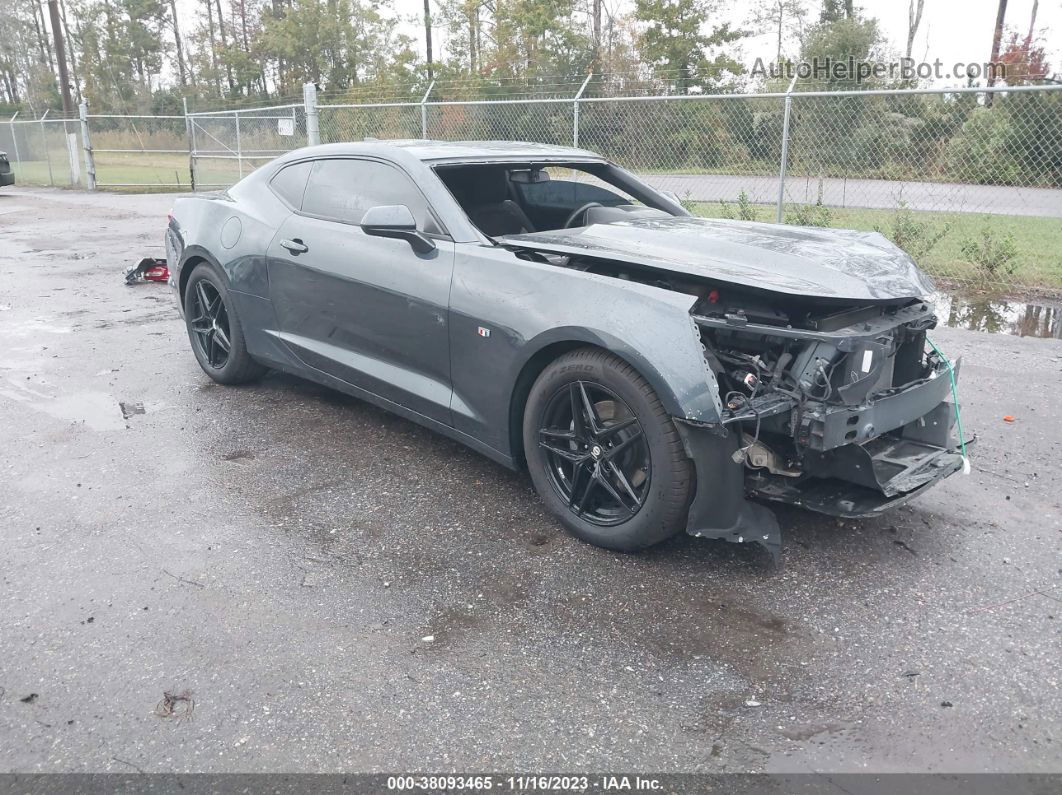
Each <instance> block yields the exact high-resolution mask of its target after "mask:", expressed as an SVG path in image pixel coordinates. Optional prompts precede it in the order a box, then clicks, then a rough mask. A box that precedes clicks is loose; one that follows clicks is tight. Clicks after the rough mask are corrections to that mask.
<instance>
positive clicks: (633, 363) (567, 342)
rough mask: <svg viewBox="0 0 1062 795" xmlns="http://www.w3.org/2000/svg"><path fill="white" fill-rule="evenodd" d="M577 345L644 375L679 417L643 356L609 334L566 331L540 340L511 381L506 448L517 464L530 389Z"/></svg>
mask: <svg viewBox="0 0 1062 795" xmlns="http://www.w3.org/2000/svg"><path fill="white" fill-rule="evenodd" d="M578 348H596V349H598V350H603V351H605V352H606V353H609V354H611V355H613V356H615V357H616V358H618V359H620V360H621V361H622V362H624V363H625V364H627V365H629V366H630V367H632V368H634V370H635V371H636V372H637V373H638V374H639V375H641V376H642V377H643V378H645V379H646V380H647V381H648V382H649V384H650V386H652V387H653V391H655V392H656V394H657V397H659V398H660V402H661V403H662V404H663V405H664V408H665V409H666V410H667V412H668V413H669V414H671V415H672V416H682V415H683V411H682V408H681V405H680V403H679V400H678V398H677V396H676V395H675V393H674V391H673V390H672V389H671V387H670V386H669V385H668V383H667V381H666V380H665V379H664V377H663V376H662V375H661V374H660V372H659V371H658V370H657V368H656V367H654V366H653V365H652V363H651V362H649V360H648V359H646V358H645V357H644V356H642V355H641V354H640V353H638V352H637V351H635V350H634V349H632V348H630V347H629V346H627V345H625V344H623V343H622V342H620V341H619V340H617V339H614V338H610V337H608V335H602V334H599V333H593V332H590V331H588V330H581V331H578V332H576V331H569V333H567V334H565V335H562V336H561V338H559V339H550V340H547V341H543V342H542V344H541V345H539V346H538V347H537V348H536V349H535V351H534V353H532V354H531V355H530V356H529V357H528V358H527V359H526V360H525V361H524V364H523V366H522V367H521V368H520V372H519V373H518V375H517V376H516V379H515V380H514V381H513V388H512V391H511V393H510V398H509V450H510V452H511V456H512V460H513V463H514V464H515V465H516V466H517V467H523V466H525V465H526V461H525V458H524V434H523V426H524V409H525V407H526V406H527V400H528V398H529V397H530V395H531V388H532V386H534V383H535V381H536V380H537V379H538V377H539V375H541V374H542V371H543V370H545V369H546V368H547V367H548V366H549V365H550V364H552V363H553V362H555V361H556V360H557V359H559V358H560V357H561V356H564V355H565V354H566V353H569V352H570V351H573V350H576V349H578Z"/></svg>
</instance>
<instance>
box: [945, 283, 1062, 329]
mask: <svg viewBox="0 0 1062 795" xmlns="http://www.w3.org/2000/svg"><path fill="white" fill-rule="evenodd" d="M929 303H930V304H931V305H932V306H933V308H934V309H935V310H936V313H937V317H938V318H940V325H942V326H947V327H949V328H965V329H970V330H972V331H985V332H988V333H989V334H1014V335H1016V336H1019V337H1049V338H1053V339H1062V302H1052V301H1046V300H1045V301H1043V302H1042V303H1028V302H1025V301H1017V300H1013V299H1010V298H1000V297H998V296H988V295H948V294H947V293H934V294H933V295H932V296H931V297H930V298H929Z"/></svg>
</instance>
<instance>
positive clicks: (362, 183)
mask: <svg viewBox="0 0 1062 795" xmlns="http://www.w3.org/2000/svg"><path fill="white" fill-rule="evenodd" d="M392 204H402V205H405V206H406V207H408V208H409V211H410V212H411V213H413V217H414V218H415V219H416V221H417V229H419V230H420V231H421V232H424V233H426V234H440V233H441V230H440V228H439V225H438V223H437V222H436V220H435V218H434V216H433V215H432V213H431V210H430V209H429V207H428V202H427V200H426V199H425V198H424V194H423V193H421V192H420V190H419V189H418V188H417V186H416V185H414V184H413V181H412V180H411V179H410V178H409V177H408V176H407V175H406V174H405V172H403V171H400V170H399V169H397V168H395V167H394V166H390V165H388V164H386V163H382V162H380V161H378V160H355V159H333V160H317V161H315V162H314V164H313V170H312V171H311V172H310V179H309V182H308V183H307V185H306V193H305V195H304V197H303V201H302V212H304V213H306V214H307V215H313V216H316V217H318V218H323V219H325V220H328V221H339V222H341V223H346V224H360V223H361V219H362V217H363V216H364V215H365V211H366V210H368V209H370V208H371V207H379V206H381V205H392Z"/></svg>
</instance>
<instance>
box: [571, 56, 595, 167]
mask: <svg viewBox="0 0 1062 795" xmlns="http://www.w3.org/2000/svg"><path fill="white" fill-rule="evenodd" d="M593 76H594V73H593V72H590V73H589V74H588V75H587V76H586V80H584V81H583V84H582V85H581V86H580V87H579V91H578V93H577V94H576V95H575V97H574V98H573V99H572V146H574V147H575V148H576V149H578V148H579V98H580V97H581V96H582V95H583V92H584V91H586V87H587V86H588V85H589V84H590V78H591V77H593Z"/></svg>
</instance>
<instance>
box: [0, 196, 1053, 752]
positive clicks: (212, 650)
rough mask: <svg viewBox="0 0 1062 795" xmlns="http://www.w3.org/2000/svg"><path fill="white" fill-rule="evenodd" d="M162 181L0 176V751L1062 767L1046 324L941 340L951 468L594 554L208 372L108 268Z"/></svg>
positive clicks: (530, 518)
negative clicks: (773, 521)
mask: <svg viewBox="0 0 1062 795" xmlns="http://www.w3.org/2000/svg"><path fill="white" fill-rule="evenodd" d="M169 201H170V199H169V198H168V197H165V196H108V195H94V196H90V195H86V194H75V193H63V192H58V191H55V192H51V191H28V190H24V189H20V190H16V191H14V192H5V193H3V194H0V238H2V239H3V246H4V256H3V257H2V258H0V339H2V340H3V345H2V346H0V450H2V451H3V455H2V457H0V495H3V496H2V499H0V544H2V548H3V554H2V555H0V594H2V597H0V603H2V605H3V610H2V625H0V770H2V771H27V772H28V771H114V772H135V770H137V769H140V770H145V771H211V772H223V771H249V770H254V771H281V770H282V771H359V770H394V769H403V768H414V769H422V770H423V769H432V770H450V769H458V770H468V769H474V770H483V769H495V770H507V769H519V770H524V771H537V770H543V769H548V770H579V769H584V770H601V769H613V770H614V769H624V770H632V769H634V770H637V769H641V770H651V771H654V772H664V771H690V770H697V771H748V770H789V771H806V770H857V771H862V770H876V771H883V770H950V771H959V770H961V771H980V770H1040V771H1047V770H1053V771H1062V758H1060V753H1059V743H1060V740H1062V689H1060V687H1059V676H1060V674H1059V667H1058V659H1059V651H1060V644H1059V625H1060V619H1062V601H1060V600H1062V588H1060V587H1059V585H1060V576H1059V575H1060V571H1059V560H1060V553H1062V522H1060V516H1062V505H1060V497H1059V495H1060V494H1062V475H1060V472H1062V470H1060V468H1059V465H1058V459H1059V457H1060V455H1062V407H1060V405H1059V402H1058V400H1057V395H1058V394H1059V390H1060V389H1062V344H1060V343H1059V342H1058V341H1056V340H1035V339H1019V338H1015V337H993V336H988V335H978V334H976V333H973V332H963V331H957V330H943V331H941V332H940V333H939V334H935V335H934V336H935V338H937V342H938V343H939V344H941V345H943V346H944V347H945V348H946V349H947V350H949V351H952V352H954V353H959V354H962V353H965V354H967V355H968V359H967V364H966V366H965V367H964V368H963V380H964V386H963V392H964V395H965V400H966V405H967V411H966V415H965V416H966V421H967V424H968V426H969V427H970V428H971V429H973V430H976V431H977V433H978V434H979V435H980V441H979V443H978V450H977V457H976V468H975V471H974V473H973V474H972V475H971V476H969V477H966V478H962V477H955V478H952V479H950V480H949V481H947V482H946V483H945V484H943V485H942V486H941V487H940V488H939V489H937V490H936V491H934V492H933V493H931V494H929V495H927V496H925V497H923V498H920V499H919V500H917V501H916V502H915V503H914V504H912V505H910V506H907V507H905V508H903V509H901V510H899V511H897V512H895V513H893V514H891V515H889V516H886V517H882V518H880V519H876V520H872V521H862V522H838V521H835V520H832V519H826V518H821V517H817V516H814V515H810V514H806V513H803V512H800V511H796V510H792V511H785V512H783V513H782V514H781V521H782V525H783V527H784V528H785V532H786V539H787V540H786V546H785V551H784V556H785V562H784V565H783V567H782V568H781V569H779V570H770V569H766V568H765V567H764V566H763V565H762V561H761V559H760V558H758V557H757V556H756V555H754V554H752V553H751V552H749V551H747V550H744V549H739V548H736V547H734V546H731V545H727V544H723V543H716V542H708V541H701V540H695V539H690V538H685V537H682V538H677V539H675V540H674V541H672V542H669V543H667V544H665V545H663V546H661V547H659V548H657V549H655V550H653V551H651V552H649V553H646V554H643V555H639V556H626V555H618V554H613V553H609V552H605V551H602V550H598V549H595V548H592V547H589V546H586V545H584V544H581V543H579V542H577V541H575V540H573V539H571V538H570V537H568V536H567V535H565V534H564V533H563V532H562V531H561V530H560V528H559V527H558V526H557V524H556V522H554V521H553V520H552V519H551V518H549V517H548V516H547V515H546V514H545V513H543V511H542V509H541V508H540V507H539V504H538V502H537V501H536V499H535V497H534V495H533V494H532V491H531V488H530V485H529V482H528V480H527V478H526V477H525V476H523V475H518V474H512V473H510V472H508V471H506V470H504V469H502V468H500V467H498V466H496V465H495V464H493V463H491V462H489V461H487V460H486V459H484V458H482V457H480V456H478V455H476V454H474V453H472V452H470V451H468V450H466V449H464V448H462V447H460V446H459V445H457V444H455V443H454V442H451V441H448V440H446V439H443V438H441V437H439V436H437V435H433V434H432V433H430V432H428V431H426V430H422V429H420V428H418V427H416V426H414V425H412V424H410V423H408V422H406V421H404V420H400V419H396V418H394V417H391V416H389V415H387V414H384V413H383V412H381V411H379V410H377V409H375V408H371V407H369V406H367V405H365V404H364V403H360V402H358V401H356V400H353V399H350V398H347V397H343V396H341V395H338V394H335V393H331V392H328V391H326V390H324V389H321V388H318V387H316V386H312V385H310V384H307V383H303V382H300V381H297V380H295V379H292V378H287V377H283V376H278V375H273V376H269V377H267V378H266V379H265V380H264V381H262V382H261V383H260V384H258V385H255V386H249V387H245V388H238V389H226V388H223V387H218V386H215V385H214V384H213V383H212V382H210V381H209V380H208V379H207V378H206V377H205V376H204V375H203V374H202V373H201V372H200V370H199V368H198V367H197V366H196V364H195V361H194V359H193V358H192V356H191V354H190V352H189V350H188V343H187V339H186V337H185V334H184V330H183V328H182V325H181V323H180V322H179V321H178V319H177V316H176V313H175V310H174V308H173V307H172V306H171V304H170V302H169V295H168V293H167V290H166V289H165V288H163V287H161V286H156V285H143V286H141V287H137V288H126V287H124V286H122V284H121V271H122V269H123V267H124V266H126V264H127V263H129V262H130V261H131V260H133V259H135V258H137V257H139V256H141V255H142V254H144V253H149V252H152V251H157V249H153V248H152V247H153V246H156V244H157V243H158V240H159V230H160V228H161V226H162V223H163V220H164V216H165V212H166V209H167V207H168V206H169ZM123 406H124V411H123ZM1004 414H1010V415H1014V416H1015V417H1016V418H1017V421H1016V422H1015V423H1014V424H1006V423H1004V422H1003V421H1002V416H1003V415H1004ZM126 415H127V416H126ZM427 636H433V638H434V640H433V642H431V643H427V642H424V641H423V640H422V639H423V638H425V637H427ZM165 692H170V693H172V694H175V695H181V694H183V693H186V692H187V693H189V694H190V695H189V697H190V698H192V699H194V711H193V712H192V713H191V715H189V716H187V717H186V718H184V719H176V718H174V717H160V716H159V714H158V712H159V711H163V712H164V711H165V709H164V707H165V705H164V704H163V702H164V693H165ZM33 694H36V695H35V696H34V695H33ZM175 706H176V707H177V709H184V708H187V707H188V702H184V701H179V702H177V703H176V705H175Z"/></svg>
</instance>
